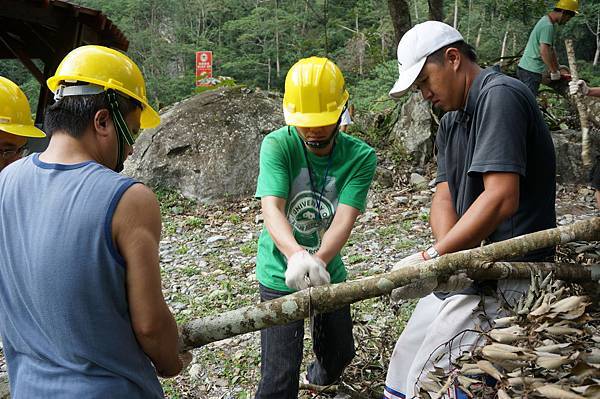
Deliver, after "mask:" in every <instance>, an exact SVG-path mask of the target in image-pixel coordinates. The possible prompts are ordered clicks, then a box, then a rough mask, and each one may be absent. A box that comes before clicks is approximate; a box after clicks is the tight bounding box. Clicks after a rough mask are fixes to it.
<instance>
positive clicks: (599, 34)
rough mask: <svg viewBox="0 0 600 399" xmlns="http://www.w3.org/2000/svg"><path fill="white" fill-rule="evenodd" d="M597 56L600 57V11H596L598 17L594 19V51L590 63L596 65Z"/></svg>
mask: <svg viewBox="0 0 600 399" xmlns="http://www.w3.org/2000/svg"><path fill="white" fill-rule="evenodd" d="M598 57H600V11H598V19H597V20H596V52H595V53H594V62H593V63H592V65H594V66H596V65H598Z"/></svg>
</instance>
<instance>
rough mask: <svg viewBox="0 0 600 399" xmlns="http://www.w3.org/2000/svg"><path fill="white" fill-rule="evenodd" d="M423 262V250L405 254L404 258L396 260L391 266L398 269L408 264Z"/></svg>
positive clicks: (413, 264)
mask: <svg viewBox="0 0 600 399" xmlns="http://www.w3.org/2000/svg"><path fill="white" fill-rule="evenodd" d="M422 262H425V258H424V257H423V252H422V251H419V252H417V253H414V254H412V255H409V256H407V257H406V258H402V259H401V260H400V261H398V262H396V263H395V264H394V266H393V267H392V270H400V269H403V268H405V267H408V266H415V265H418V264H419V263H422Z"/></svg>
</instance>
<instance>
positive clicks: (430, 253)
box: [425, 245, 440, 259]
mask: <svg viewBox="0 0 600 399" xmlns="http://www.w3.org/2000/svg"><path fill="white" fill-rule="evenodd" d="M425 252H426V253H427V255H428V256H429V257H430V258H431V259H435V258H437V257H439V256H440V254H439V253H438V251H437V249H435V247H434V246H433V245H432V246H430V247H429V248H427V250H426V251H425Z"/></svg>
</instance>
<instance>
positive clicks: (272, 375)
mask: <svg viewBox="0 0 600 399" xmlns="http://www.w3.org/2000/svg"><path fill="white" fill-rule="evenodd" d="M347 102H348V92H347V91H346V89H345V84H344V77H343V75H342V72H341V71H340V69H339V68H338V67H337V66H336V65H335V64H334V63H333V62H331V61H330V60H328V59H326V58H318V57H311V58H305V59H302V60H300V61H298V62H297V63H296V64H295V65H294V66H292V68H291V69H290V71H289V72H288V74H287V77H286V82H285V94H284V98H283V112H284V116H285V121H286V124H287V126H284V127H282V128H281V129H279V130H276V131H274V132H271V133H270V134H269V135H267V136H266V137H265V139H264V141H263V143H262V146H261V150H260V173H259V176H258V184H257V189H256V197H258V198H260V199H261V205H262V211H263V215H264V221H265V228H264V230H263V232H262V234H261V236H260V239H259V241H258V254H257V260H256V275H257V278H258V281H259V283H260V284H259V288H260V294H261V300H262V301H267V300H271V299H275V298H278V297H281V296H284V295H287V294H290V293H292V292H294V291H297V290H302V289H305V288H308V287H309V286H319V285H325V284H329V283H340V282H342V281H344V280H345V279H346V269H345V267H344V264H343V263H342V259H341V257H340V250H341V249H342V247H343V246H344V244H345V243H346V241H347V240H348V237H349V236H350V233H351V231H352V227H353V225H354V222H355V220H356V218H357V216H358V215H359V214H360V213H361V212H363V211H364V210H365V203H366V197H367V192H368V190H369V186H370V184H371V182H372V180H373V175H374V174H375V167H376V163H377V160H376V155H375V151H374V150H373V149H372V148H371V147H369V146H368V145H367V144H365V143H364V142H363V141H361V140H359V139H357V138H354V137H351V136H349V135H347V134H345V133H342V132H340V131H339V125H340V119H341V115H342V112H343V111H344V109H345V108H346V104H347ZM303 336H304V322H303V321H297V322H293V323H290V324H288V325H285V326H278V327H272V328H268V329H265V330H262V331H261V381H260V384H259V386H258V390H257V393H256V398H257V399H265V398H272V399H295V398H297V396H298V382H299V381H298V380H299V375H300V365H301V362H302V352H303ZM312 336H313V349H314V351H315V354H316V360H315V361H314V362H313V363H312V364H311V365H310V366H309V368H308V373H307V379H308V381H309V382H310V383H312V384H317V385H329V384H331V383H333V382H334V381H335V380H336V379H337V378H339V376H340V375H341V373H342V371H343V370H344V368H345V367H346V366H347V365H348V364H349V363H350V361H351V360H352V358H353V357H354V354H355V352H354V341H353V337H352V320H351V317H350V307H349V306H345V307H343V308H341V309H339V310H336V311H333V312H329V313H323V314H317V315H314V317H313V322H312Z"/></svg>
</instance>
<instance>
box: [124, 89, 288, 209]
mask: <svg viewBox="0 0 600 399" xmlns="http://www.w3.org/2000/svg"><path fill="white" fill-rule="evenodd" d="M283 125H284V120H283V114H282V111H281V100H280V99H279V98H272V97H270V96H269V95H268V94H266V93H265V92H262V91H259V90H249V89H245V88H241V87H230V88H221V89H216V90H211V91H207V92H204V93H202V94H198V95H196V96H194V97H191V98H189V99H186V100H184V101H181V102H180V103H177V104H175V105H173V106H172V107H171V108H170V109H168V110H167V111H166V112H164V113H162V115H161V124H160V126H158V127H157V128H155V129H148V130H146V131H144V132H143V133H142V134H141V136H140V137H139V139H138V140H137V142H136V144H135V149H134V154H133V155H132V156H131V157H130V159H129V160H128V161H127V162H126V163H125V171H124V173H125V174H127V175H130V176H132V177H134V178H136V179H139V180H141V181H143V182H144V183H146V184H149V185H152V186H156V185H158V186H161V187H165V188H170V189H174V190H177V191H179V192H181V193H182V194H183V195H185V196H187V197H190V198H194V199H196V200H198V201H201V202H213V201H217V200H220V199H224V198H232V197H233V198H235V197H240V196H246V195H248V194H251V193H252V192H254V190H255V188H256V178H257V176H258V159H259V150H260V144H261V142H262V139H263V137H264V136H265V135H266V134H267V133H269V132H271V131H273V130H275V129H277V128H279V127H281V126H283Z"/></svg>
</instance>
